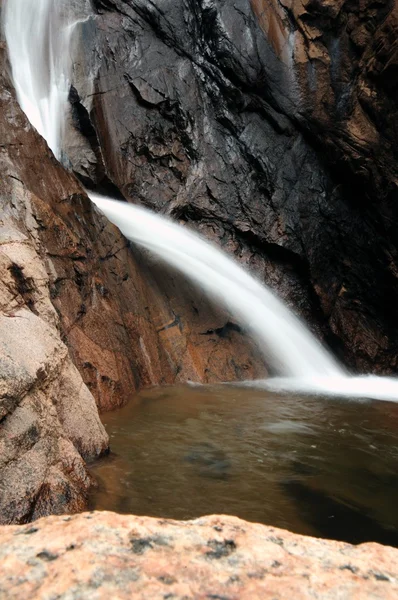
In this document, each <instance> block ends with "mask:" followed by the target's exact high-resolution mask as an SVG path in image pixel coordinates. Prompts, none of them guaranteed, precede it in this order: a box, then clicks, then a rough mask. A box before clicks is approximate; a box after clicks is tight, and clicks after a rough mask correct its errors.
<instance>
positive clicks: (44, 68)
mask: <svg viewBox="0 0 398 600" xmlns="http://www.w3.org/2000/svg"><path fill="white" fill-rule="evenodd" d="M2 10H3V13H2V16H3V28H4V33H5V38H6V42H7V48H8V54H9V58H10V63H11V69H12V77H13V80H14V85H15V90H16V93H17V97H18V101H19V104H20V106H21V108H22V110H23V111H24V113H25V114H26V116H27V117H28V119H29V121H30V122H31V123H32V125H33V126H34V127H35V128H36V129H37V131H38V132H39V133H40V134H41V135H42V136H43V137H44V139H45V140H46V141H47V144H48V146H49V147H50V148H51V150H52V151H53V153H54V155H55V156H56V157H57V158H60V157H61V151H62V135H63V129H64V123H65V115H66V107H67V102H68V94H69V78H70V70H71V65H72V57H71V38H72V33H73V29H74V22H73V15H72V14H71V12H70V9H69V8H68V0H3V8H2Z"/></svg>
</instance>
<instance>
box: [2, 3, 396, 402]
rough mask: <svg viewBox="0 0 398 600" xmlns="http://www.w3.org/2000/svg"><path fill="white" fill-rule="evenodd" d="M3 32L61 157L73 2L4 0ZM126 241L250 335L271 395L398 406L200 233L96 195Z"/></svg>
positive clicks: (391, 388) (27, 99) (25, 96)
mask: <svg viewBox="0 0 398 600" xmlns="http://www.w3.org/2000/svg"><path fill="white" fill-rule="evenodd" d="M2 15H3V26H4V31H5V37H6V41H7V45H8V51H9V57H10V62H11V67H12V75H13V79H14V83H15V88H16V91H17V95H18V99H19V102H20V104H21V107H22V109H23V110H24V111H25V113H26V114H27V116H28V118H29V119H30V121H31V123H32V124H33V125H34V126H35V127H36V129H37V130H38V131H39V132H40V133H41V134H42V135H43V136H44V137H45V138H46V140H47V142H48V144H49V146H50V147H51V148H52V150H53V152H54V154H55V155H56V156H58V157H59V156H60V155H61V150H62V132H63V127H64V122H65V117H66V105H67V98H68V87H69V83H68V80H69V74H70V69H71V63H72V57H71V39H72V31H73V29H74V23H73V21H72V20H71V15H70V14H68V11H67V2H66V0H3V13H2ZM90 197H91V199H92V201H93V202H94V203H95V204H96V205H97V206H98V208H99V209H100V210H101V211H102V212H103V213H104V214H105V215H106V216H107V217H108V218H109V219H110V220H111V221H112V222H113V223H115V224H116V225H117V226H118V227H119V228H120V229H121V231H122V232H123V233H124V234H125V236H126V237H127V238H129V239H130V240H132V241H133V242H135V243H137V244H140V245H141V246H143V247H145V248H147V249H149V250H151V251H152V252H154V253H156V254H158V255H159V256H161V258H162V259H163V260H164V261H166V262H168V263H169V264H170V265H172V266H173V267H175V268H176V269H178V270H180V271H181V272H183V273H184V274H185V275H186V276H187V277H189V278H190V279H191V280H193V281H194V282H196V283H197V284H198V286H200V287H201V288H203V289H204V290H206V291H207V293H208V294H209V296H211V297H213V298H215V299H217V300H218V301H219V302H222V303H223V304H224V305H225V306H227V307H228V309H229V310H230V311H231V312H232V313H233V314H234V315H235V316H236V317H238V318H239V319H240V321H241V323H242V325H243V326H245V327H247V328H248V329H250V331H251V332H252V334H253V336H254V337H255V338H256V339H257V341H258V343H259V346H260V348H261V350H262V352H263V354H264V355H265V356H266V358H267V360H268V361H269V363H270V364H272V366H273V367H274V369H275V370H276V371H277V372H278V373H279V374H280V375H281V377H279V378H273V379H268V380H266V381H258V382H246V385H261V386H263V387H267V388H268V389H272V390H277V391H287V392H298V393H314V394H327V395H328V394H331V395H337V396H350V397H356V398H362V397H365V398H377V399H380V400H391V401H398V380H395V379H392V378H382V377H375V376H363V377H352V376H350V375H349V374H348V373H346V372H345V371H344V369H343V368H342V367H341V366H340V365H339V364H338V363H337V361H336V360H335V359H334V358H333V357H332V356H331V355H330V354H329V353H328V352H327V351H326V350H325V349H324V348H323V347H322V345H321V344H320V343H319V342H318V341H317V340H316V339H315V337H314V336H313V335H312V334H311V333H310V331H309V330H308V329H307V327H306V326H305V325H304V324H303V323H302V322H301V321H300V320H299V319H298V318H297V317H295V316H294V315H293V313H292V312H291V311H289V310H288V308H287V307H286V306H285V305H284V304H283V303H282V302H281V301H280V300H279V299H278V298H277V297H276V296H275V295H274V294H273V293H272V292H271V291H270V290H268V289H267V288H266V287H265V286H263V285H262V284H260V283H259V282H258V281H256V280H255V279H254V278H253V277H251V276H250V275H249V274H248V273H246V272H245V271H244V270H243V269H242V268H241V267H240V266H239V265H238V264H237V263H235V262H234V261H233V260H232V259H231V258H228V257H227V256H226V255H225V254H224V253H223V252H221V251H220V250H219V249H217V248H215V247H214V246H212V245H211V244H209V243H208V242H206V241H205V240H203V239H202V238H201V237H200V236H198V235H197V234H194V233H192V232H190V231H189V230H188V229H186V228H184V227H181V226H179V225H177V224H175V223H173V222H171V221H169V220H168V219H166V218H164V217H162V216H159V215H155V214H153V213H151V212H149V211H147V210H145V209H142V208H138V207H136V206H132V205H129V204H126V203H123V202H117V201H113V200H111V199H108V198H104V197H101V196H98V195H96V194H90Z"/></svg>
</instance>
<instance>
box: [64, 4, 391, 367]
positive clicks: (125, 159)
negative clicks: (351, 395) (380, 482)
mask: <svg viewBox="0 0 398 600" xmlns="http://www.w3.org/2000/svg"><path fill="white" fill-rule="evenodd" d="M93 4H94V6H95V8H96V11H97V17H96V19H95V21H94V20H92V21H89V22H87V23H86V24H85V25H84V26H83V28H82V35H81V40H82V42H81V51H80V56H81V60H80V61H79V64H78V65H76V69H75V71H76V72H75V89H74V91H73V94H72V95H71V99H72V103H73V117H74V123H75V126H76V127H77V129H78V130H80V134H81V135H80V138H79V139H80V145H79V144H76V143H75V146H74V149H73V148H70V152H69V156H70V159H71V163H72V165H73V168H74V169H75V171H76V172H78V173H79V174H80V176H81V177H83V179H84V180H85V181H86V182H87V183H90V182H91V184H92V185H102V186H103V187H104V188H105V189H107V186H108V189H115V187H114V186H116V188H117V189H118V190H120V191H121V192H122V193H123V195H124V196H125V197H126V198H128V199H130V200H131V201H134V202H141V203H143V204H145V205H148V206H150V207H152V208H154V209H155V210H158V211H162V212H166V213H169V214H171V215H173V216H174V217H176V218H178V219H180V220H181V221H183V222H185V221H186V222H189V223H190V224H193V225H195V226H196V227H197V228H198V229H199V230H201V231H202V232H203V233H204V234H205V235H207V236H208V237H210V238H212V239H214V240H216V241H217V242H218V243H220V244H221V245H222V246H223V247H224V248H225V249H226V250H227V251H229V252H231V253H233V254H234V255H235V256H236V257H237V258H238V259H239V260H240V261H241V262H242V263H244V264H245V265H247V267H248V268H250V269H252V270H253V271H254V272H255V273H257V274H258V275H259V276H260V278H262V279H263V280H264V281H266V282H267V283H269V284H270V285H271V286H272V287H274V288H275V289H276V290H277V291H278V292H279V293H280V294H281V295H282V296H283V297H284V298H285V299H286V301H287V302H288V303H290V304H291V305H292V306H294V307H296V309H297V311H298V312H299V313H300V314H302V315H304V316H305V317H306V318H307V320H308V321H309V322H310V323H311V324H312V326H313V328H314V329H315V330H317V331H318V333H319V334H321V335H323V337H324V338H325V340H326V341H327V342H329V343H330V344H331V345H332V346H333V348H334V350H335V351H337V352H338V353H339V354H340V355H341V356H342V358H343V360H344V361H345V362H346V363H348V364H349V365H351V366H352V367H353V368H357V369H359V370H361V371H378V372H385V373H388V372H393V371H394V370H395V369H396V366H397V352H398V347H397V342H396V340H397V334H398V321H397V313H396V310H395V306H396V303H397V300H398V287H397V241H398V240H397V233H396V228H395V226H394V223H395V222H396V219H397V210H398V209H397V207H398V202H397V164H398V161H397V155H396V153H397V147H398V145H397V128H396V123H397V103H396V97H397V95H396V91H397V90H396V81H397V78H396V73H397V64H398V58H397V43H396V40H397V7H398V4H397V2H394V0H380V1H379V2H377V3H374V2H373V1H371V0H364V1H363V2H361V3H360V4H358V3H357V2H352V1H351V0H339V1H335V0H333V1H324V2H320V1H318V0H304V1H300V2H296V0H281V1H280V0H278V1H277V0H251V2H250V1H249V0H236V1H235V2H233V3H232V2H226V1H223V0H201V1H200V2H191V1H188V0H178V1H175V0H167V1H164V0H162V1H160V0H152V1H151V2H147V0H94V2H93ZM87 78H88V79H89V80H90V83H89V85H88V86H87ZM75 135H76V136H78V133H76V132H75ZM111 183H112V185H111Z"/></svg>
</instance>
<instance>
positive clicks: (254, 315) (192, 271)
mask: <svg viewBox="0 0 398 600" xmlns="http://www.w3.org/2000/svg"><path fill="white" fill-rule="evenodd" d="M89 196H90V198H91V200H92V201H93V202H94V203H95V204H96V205H97V206H98V207H99V208H100V209H101V210H102V211H103V212H104V213H105V214H106V216H107V217H108V218H109V220H110V221H112V222H113V223H115V225H117V226H118V227H119V229H120V230H121V231H122V232H123V233H124V235H125V236H126V237H127V238H128V239H130V240H132V241H134V242H136V243H138V244H140V245H141V246H144V247H145V248H148V249H149V250H151V251H153V252H154V253H156V254H158V255H159V256H161V257H162V259H163V260H164V261H166V262H167V263H169V264H170V265H172V266H173V267H175V268H176V269H178V270H180V271H182V272H183V273H184V274H185V275H186V276H187V277H189V278H190V279H192V280H193V281H195V282H196V283H198V284H199V285H200V287H201V288H203V289H204V290H206V291H207V292H208V294H209V295H210V296H212V297H214V298H217V299H218V300H221V302H223V304H225V305H226V306H228V308H229V309H230V310H231V311H232V312H233V313H234V314H236V315H238V316H239V317H240V318H241V320H242V322H243V323H244V324H245V325H246V326H248V327H249V328H250V330H251V332H252V333H253V335H254V336H255V337H256V338H257V340H258V341H259V343H260V348H261V349H262V350H263V351H264V353H265V354H266V357H267V359H268V360H269V362H270V363H271V364H272V366H273V367H274V368H275V370H276V371H277V372H278V373H280V374H283V375H287V376H291V377H306V376H311V375H312V376H323V377H333V376H338V375H340V374H341V373H342V371H341V370H340V368H339V367H338V365H337V363H336V362H335V361H334V359H333V358H332V357H331V356H330V355H329V354H328V353H327V352H326V350H325V349H324V348H323V347H322V346H321V345H320V344H319V343H318V342H317V340H316V339H315V338H314V337H313V336H312V334H311V333H310V332H309V331H308V329H307V328H306V327H305V326H304V325H303V324H302V323H301V322H300V321H299V319H297V318H296V317H295V316H294V315H293V313H291V312H290V311H289V310H288V309H287V308H286V307H285V306H284V305H283V304H282V302H281V301H280V300H278V298H276V297H275V295H274V294H273V293H272V292H271V291H270V290H268V289H267V288H265V287H264V286H263V285H261V284H260V283H259V282H258V281H256V280H255V279H254V278H253V277H251V276H250V275H248V274H247V273H246V272H245V271H244V270H243V269H242V267H240V266H239V265H238V264H237V263H235V262H234V261H233V260H231V259H230V258H228V257H227V256H226V255H225V254H224V253H223V252H221V251H220V250H218V249H217V248H215V247H214V246H212V245H211V244H209V243H208V242H206V241H205V240H204V239H202V238H201V237H199V236H198V235H197V234H194V233H192V232H191V231H189V230H188V229H186V228H184V227H181V226H179V225H177V224H176V223H173V222H172V221H170V220H168V219H166V218H165V217H163V216H159V215H156V214H154V213H151V212H149V211H148V210H145V209H143V208H139V207H137V206H133V205H131V204H126V203H125V202H117V201H112V200H109V199H106V198H103V197H102V196H98V195H97V194H90V193H89Z"/></svg>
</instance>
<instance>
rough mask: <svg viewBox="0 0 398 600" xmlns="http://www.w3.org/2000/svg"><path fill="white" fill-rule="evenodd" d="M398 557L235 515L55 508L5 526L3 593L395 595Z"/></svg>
mask: <svg viewBox="0 0 398 600" xmlns="http://www.w3.org/2000/svg"><path fill="white" fill-rule="evenodd" d="M397 558H398V550H396V549H393V548H389V547H386V546H380V545H378V544H363V545H361V546H357V547H355V546H351V545H349V544H343V543H339V542H332V541H325V540H319V539H314V538H309V537H304V536H299V535H294V534H291V533H289V532H287V531H284V530H280V529H275V528H273V527H266V526H264V525H258V524H254V523H247V522H245V521H242V520H240V519H237V518H235V517H226V516H211V517H204V518H201V519H197V520H195V521H191V522H179V521H167V520H159V519H151V518H147V517H133V516H121V515H116V514H113V513H91V514H82V515H78V516H74V517H50V518H47V519H42V520H40V521H38V522H36V523H35V524H34V526H29V527H26V526H25V527H3V528H2V529H0V597H1V598H7V599H9V600H25V598H32V599H34V598H58V599H59V600H67V599H68V598H79V599H82V600H83V599H84V600H94V599H95V600H102V599H103V600H105V599H106V600H108V599H109V598H118V599H119V600H123V599H127V598H137V599H140V598H142V599H145V600H147V599H148V598H151V599H153V600H157V599H159V600H160V599H162V600H164V599H165V598H169V599H170V600H171V599H172V598H175V599H176V600H177V599H181V600H182V599H183V598H184V599H186V600H188V599H191V598H192V599H194V598H197V599H203V600H205V599H210V598H213V599H214V600H216V599H218V600H221V599H229V600H238V599H239V600H240V599H248V600H255V599H260V598H261V599H262V598H270V599H275V600H276V599H280V600H282V599H286V600H290V599H292V598H295V599H297V600H304V599H306V600H307V599H308V600H314V599H319V600H336V598H341V599H343V598H344V600H365V599H366V600H375V599H376V598H380V599H381V598H383V600H387V599H391V600H392V599H393V598H396V597H397V594H398V570H397Z"/></svg>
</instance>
